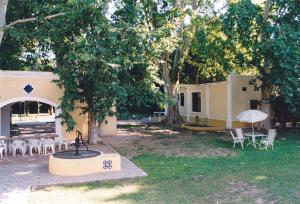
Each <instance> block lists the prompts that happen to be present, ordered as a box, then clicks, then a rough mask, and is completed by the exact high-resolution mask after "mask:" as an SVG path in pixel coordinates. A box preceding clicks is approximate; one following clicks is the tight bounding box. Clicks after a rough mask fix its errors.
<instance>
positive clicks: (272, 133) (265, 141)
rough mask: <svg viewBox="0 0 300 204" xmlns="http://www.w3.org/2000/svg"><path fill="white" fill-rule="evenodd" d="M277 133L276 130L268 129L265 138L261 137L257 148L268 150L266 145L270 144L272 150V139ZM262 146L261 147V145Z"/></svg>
mask: <svg viewBox="0 0 300 204" xmlns="http://www.w3.org/2000/svg"><path fill="white" fill-rule="evenodd" d="M276 135H277V132H276V130H275V129H269V130H268V134H267V137H266V138H263V139H262V140H261V141H260V143H259V149H265V150H268V147H269V146H271V147H272V150H273V146H274V140H275V137H276ZM262 146H263V147H262Z"/></svg>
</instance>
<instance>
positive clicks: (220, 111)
mask: <svg viewBox="0 0 300 204" xmlns="http://www.w3.org/2000/svg"><path fill="white" fill-rule="evenodd" d="M226 85H227V84H226V82H218V83H211V84H208V87H209V104H210V105H209V106H210V110H209V112H210V115H209V118H210V119H214V120H226V116H227V87H226Z"/></svg>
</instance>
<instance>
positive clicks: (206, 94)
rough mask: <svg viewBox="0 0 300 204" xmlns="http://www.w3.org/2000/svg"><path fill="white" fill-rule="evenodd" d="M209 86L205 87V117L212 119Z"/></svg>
mask: <svg viewBox="0 0 300 204" xmlns="http://www.w3.org/2000/svg"><path fill="white" fill-rule="evenodd" d="M209 105H210V104H209V86H208V85H205V117H206V118H209V117H210V106H209Z"/></svg>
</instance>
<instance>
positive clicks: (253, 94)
mask: <svg viewBox="0 0 300 204" xmlns="http://www.w3.org/2000/svg"><path fill="white" fill-rule="evenodd" d="M252 79H255V76H246V75H237V74H231V75H230V76H229V78H228V80H227V81H223V82H216V83H207V84H197V85H196V84H180V85H179V93H184V95H185V97H184V99H185V106H184V107H182V106H180V104H179V111H180V114H181V116H182V118H183V119H184V120H185V121H187V122H194V121H195V116H196V115H197V116H198V117H199V118H200V119H204V118H207V121H208V125H211V126H218V127H243V126H248V125H249V124H247V123H241V122H239V121H237V120H236V116H237V115H238V114H239V113H240V112H241V111H244V110H248V109H250V100H258V101H259V100H260V97H261V95H260V91H257V90H254V85H251V84H249V82H250V80H252ZM243 87H244V88H246V91H243V90H242V88H243ZM192 92H200V93H201V107H202V109H201V112H200V113H193V112H192V111H191V110H192V100H191V94H192ZM188 97H190V99H189V98H188Z"/></svg>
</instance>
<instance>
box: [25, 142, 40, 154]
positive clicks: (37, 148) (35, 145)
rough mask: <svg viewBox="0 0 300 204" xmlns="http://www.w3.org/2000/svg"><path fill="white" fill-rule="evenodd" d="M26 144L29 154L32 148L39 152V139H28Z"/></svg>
mask: <svg viewBox="0 0 300 204" xmlns="http://www.w3.org/2000/svg"><path fill="white" fill-rule="evenodd" d="M28 146H29V153H30V156H32V150H33V149H34V150H36V151H37V152H38V154H39V155H40V154H41V141H40V140H37V139H30V140H28Z"/></svg>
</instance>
